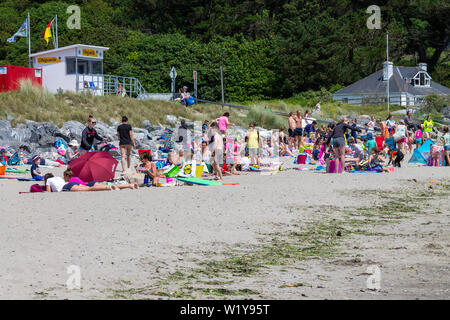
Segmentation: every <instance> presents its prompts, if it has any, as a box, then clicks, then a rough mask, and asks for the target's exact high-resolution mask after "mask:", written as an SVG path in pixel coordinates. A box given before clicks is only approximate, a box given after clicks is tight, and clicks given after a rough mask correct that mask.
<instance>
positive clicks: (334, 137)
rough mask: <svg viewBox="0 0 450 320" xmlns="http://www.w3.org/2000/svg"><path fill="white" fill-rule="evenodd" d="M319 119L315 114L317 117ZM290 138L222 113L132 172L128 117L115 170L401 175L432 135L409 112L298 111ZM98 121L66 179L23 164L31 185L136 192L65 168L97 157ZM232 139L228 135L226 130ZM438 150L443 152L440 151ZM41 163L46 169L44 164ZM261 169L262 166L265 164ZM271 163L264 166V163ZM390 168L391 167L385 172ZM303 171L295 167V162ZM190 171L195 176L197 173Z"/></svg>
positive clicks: (149, 179)
mask: <svg viewBox="0 0 450 320" xmlns="http://www.w3.org/2000/svg"><path fill="white" fill-rule="evenodd" d="M315 111H317V108H316V110H315ZM287 123H288V132H287V134H286V133H285V128H284V127H281V128H279V130H271V131H270V133H269V134H267V131H266V130H264V132H265V134H262V128H258V127H257V126H256V124H255V123H250V125H249V127H248V129H247V130H246V132H245V135H239V134H235V132H230V128H231V127H233V126H234V125H235V124H234V123H232V122H231V121H230V114H229V113H228V112H225V113H224V114H223V115H222V116H221V117H219V118H217V119H214V120H212V121H208V120H205V121H204V122H203V124H202V127H201V130H194V133H193V134H192V133H191V132H190V130H189V129H188V126H187V124H186V122H185V121H184V120H182V121H181V124H180V126H179V128H178V132H172V133H170V132H169V133H168V135H167V137H165V138H164V141H163V147H160V151H161V155H165V157H162V159H154V156H153V155H152V154H150V153H151V152H149V151H145V152H139V164H136V165H134V166H132V163H131V162H132V150H133V149H136V142H135V140H134V136H133V129H132V127H131V125H130V124H129V123H128V118H127V117H126V116H124V117H122V123H121V124H120V125H119V126H118V127H117V137H118V139H119V148H120V154H121V158H120V162H121V168H122V176H125V175H126V174H129V173H130V170H131V172H133V173H136V174H141V175H142V176H143V177H144V183H143V184H142V185H151V186H158V185H160V183H159V181H160V180H161V179H163V178H165V177H166V176H165V175H164V172H167V170H168V169H170V168H174V167H178V169H182V168H183V167H184V166H185V165H186V163H190V164H192V165H193V166H195V165H196V164H202V165H203V166H205V167H206V168H205V169H206V170H205V172H206V173H207V175H210V176H213V177H214V179H216V180H219V181H223V176H224V175H238V174H240V172H242V171H261V170H262V169H263V166H269V167H270V166H272V167H273V166H274V165H277V163H278V165H279V164H280V163H279V162H277V161H276V160H277V159H279V158H282V157H291V158H293V159H292V160H293V161H294V162H295V161H299V160H297V159H300V156H299V155H300V154H301V153H302V152H306V153H308V154H307V156H309V157H310V158H311V162H310V163H314V162H315V161H316V162H318V165H319V167H320V166H322V168H323V169H326V172H333V173H342V172H344V171H351V172H354V171H372V172H389V171H392V169H390V168H389V165H392V167H401V162H402V161H403V160H404V159H405V157H406V156H407V155H411V154H412V153H413V151H414V149H415V148H419V147H420V146H421V145H422V144H423V143H424V142H425V141H426V140H428V139H431V138H432V134H433V132H434V131H436V128H435V127H434V123H433V121H432V119H431V117H430V116H428V117H427V118H426V120H425V121H424V122H423V123H415V122H414V121H413V120H412V116H411V112H410V111H409V112H408V113H407V114H406V116H405V117H404V118H403V119H402V120H400V121H398V123H397V122H396V121H395V120H394V117H393V116H392V115H390V116H389V117H388V118H387V119H386V121H382V120H381V119H375V118H374V117H371V119H370V120H369V121H368V122H367V123H365V124H364V125H363V126H359V125H358V122H357V121H356V119H354V120H353V121H352V123H350V121H349V120H346V119H342V120H340V121H339V122H337V123H333V122H332V123H329V124H328V125H327V126H325V125H322V126H320V127H319V125H318V122H317V121H316V120H315V119H312V118H311V117H310V112H309V110H306V111H305V112H304V113H303V112H302V111H301V110H298V111H297V112H295V113H293V112H291V113H290V114H289V118H288V121H287ZM95 125H96V119H95V118H94V117H93V116H92V115H90V116H89V118H88V122H87V126H86V128H85V129H84V130H83V132H82V135H81V141H80V143H78V141H76V140H72V141H70V142H69V143H68V148H67V151H66V152H65V157H66V160H67V161H66V162H67V163H68V164H69V165H68V168H67V170H66V171H65V172H64V176H63V177H55V176H53V174H46V175H43V174H42V173H41V170H40V166H42V165H43V164H48V165H56V166H61V164H60V163H58V162H54V161H50V160H44V159H41V158H40V156H39V155H36V156H34V157H32V158H31V159H26V160H24V163H25V162H26V163H30V164H31V169H30V174H31V178H32V179H33V180H34V181H44V183H45V190H46V191H52V192H59V191H106V190H120V189H124V188H129V189H137V188H139V187H140V186H141V185H139V184H137V183H120V184H116V183H104V182H97V181H87V182H84V181H82V180H80V179H79V178H77V177H75V176H74V174H73V172H72V170H71V168H70V162H71V161H72V160H74V159H77V158H78V157H80V156H82V155H83V154H85V153H86V152H92V151H96V143H95V142H96V141H106V142H107V141H108V139H106V138H103V137H102V136H100V135H99V133H98V132H97V131H96V129H95ZM231 131H232V130H231ZM440 140H441V141H436V142H438V143H434V144H432V145H431V149H430V156H431V159H432V161H431V165H434V166H439V165H441V163H442V164H443V165H446V166H448V165H449V163H450V161H449V152H450V134H449V129H448V127H444V128H443V133H442V136H441V138H440ZM439 142H440V144H442V145H443V147H442V146H440V145H439ZM43 160H44V161H43ZM262 160H266V161H264V164H263V163H262ZM267 160H268V161H267ZM6 162H7V159H6V156H5V150H1V149H0V165H2V164H3V165H6ZM386 162H388V166H386ZM297 163H300V162H297ZM194 170H195V168H194Z"/></svg>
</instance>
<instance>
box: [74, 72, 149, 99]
mask: <svg viewBox="0 0 450 320" xmlns="http://www.w3.org/2000/svg"><path fill="white" fill-rule="evenodd" d="M77 88H78V92H88V93H91V94H93V95H96V96H104V95H111V94H113V95H122V96H128V97H131V98H138V97H139V96H144V95H145V94H146V93H147V92H146V91H145V88H144V86H143V85H142V84H141V82H140V81H139V80H138V79H137V78H133V77H122V76H115V75H108V74H104V75H101V74H95V75H94V74H89V75H87V74H79V75H78V86H77Z"/></svg>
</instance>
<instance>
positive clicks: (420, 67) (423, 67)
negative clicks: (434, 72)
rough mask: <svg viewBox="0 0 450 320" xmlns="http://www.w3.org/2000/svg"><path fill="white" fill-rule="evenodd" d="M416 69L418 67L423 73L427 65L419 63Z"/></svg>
mask: <svg viewBox="0 0 450 320" xmlns="http://www.w3.org/2000/svg"><path fill="white" fill-rule="evenodd" d="M418 67H419V69H422V70H423V71H427V64H426V63H425V62H420V63H419V65H418Z"/></svg>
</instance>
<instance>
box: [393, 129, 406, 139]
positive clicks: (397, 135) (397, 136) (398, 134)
mask: <svg viewBox="0 0 450 320" xmlns="http://www.w3.org/2000/svg"><path fill="white" fill-rule="evenodd" d="M393 137H394V141H395V142H397V141H399V140H402V139H404V138H406V136H405V133H404V132H403V131H397V132H396V133H395V134H394V135H393Z"/></svg>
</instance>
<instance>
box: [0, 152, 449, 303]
mask: <svg viewBox="0 0 450 320" xmlns="http://www.w3.org/2000/svg"><path fill="white" fill-rule="evenodd" d="M285 161H287V160H285ZM289 161H290V162H292V160H289ZM292 167H298V165H297V166H290V168H292ZM43 171H44V172H53V173H58V174H61V173H62V169H61V168H58V169H44V170H43ZM225 180H226V182H229V183H231V182H233V183H239V184H240V185H237V186H210V187H202V186H181V187H173V188H141V189H139V190H136V191H132V190H122V191H111V192H85V193H75V192H72V193H50V194H48V193H37V194H19V192H20V191H28V189H29V187H30V185H31V184H32V183H29V182H18V181H9V180H0V201H1V207H2V210H1V220H0V243H1V244H2V245H1V246H0V257H1V271H0V298H2V299H94V298H97V299H140V298H150V299H169V298H170V299H176V298H195V299H197V298H198V299H223V298H232V299H249V298H252V299H399V298H400V299H449V298H450V292H449V289H450V272H449V266H450V227H449V223H450V219H449V218H450V210H449V209H450V205H449V203H450V201H449V196H448V195H449V185H450V170H449V168H448V167H447V168H445V167H439V168H434V167H417V166H408V165H406V166H404V167H402V168H401V169H396V170H395V172H393V173H388V174H374V173H358V174H357V173H354V174H343V175H333V174H325V173H323V172H316V171H313V170H310V171H298V170H289V169H287V170H285V171H282V172H279V173H276V174H273V175H267V174H260V173H247V174H242V175H240V176H233V177H230V176H227V177H225ZM430 181H435V182H430ZM390 197H398V198H399V199H400V200H395V201H394V200H393V199H392V198H390ZM410 197H412V198H413V199H410ZM399 203H400V204H399ZM402 206H403V207H402ZM404 206H407V207H406V208H407V209H405V207H404ZM384 208H387V209H384ZM384 210H386V211H389V212H388V214H390V215H391V216H389V217H386V216H383V211H384ZM402 210H403V211H405V210H406V211H408V210H411V212H403V211H402ZM361 214H363V215H364V214H365V216H361ZM357 215H360V216H361V217H362V218H364V219H366V220H364V219H363V220H362V221H363V222H362V223H361V224H357V225H356V224H355V221H354V220H351V222H348V221H350V220H349V219H352V218H353V217H355V216H357ZM373 216H377V219H378V220H377V222H376V223H371V221H372V222H373V220H372V219H374V217H373ZM333 219H334V220H333ZM341 220H342V221H343V223H344V224H342V225H341V226H344V227H343V228H341V229H339V228H338V229H333V230H332V231H331V232H333V233H336V234H332V233H330V234H329V239H332V240H330V241H332V243H329V242H327V241H328V240H329V239H328V238H327V237H328V236H327V235H325V236H323V235H324V234H322V235H321V232H323V229H321V226H322V227H323V225H321V224H324V223H325V228H326V227H327V226H331V225H333V224H334V223H335V222H336V221H341ZM345 221H347V222H345ZM365 221H367V223H365ZM327 224H328V225H327ZM336 230H337V231H336ZM349 230H352V232H350V231H349ZM301 232H306V233H305V234H303V235H302V236H298V237H297V238H296V237H295V234H296V233H301ZM308 237H309V238H308ZM311 237H312V238H311ZM321 237H322V238H321ZM277 239H278V240H277ZM277 241H278V242H277ZM321 241H322V242H321ZM324 241H325V242H324ZM303 242H304V243H305V246H306V247H305V248H303V249H293V250H291V249H289V248H290V247H289V246H287V243H292V244H294V245H302V244H303ZM306 242H307V243H306ZM324 243H326V244H325V245H324ZM311 244H312V245H311ZM317 248H321V249H320V250H319V249H317ZM278 249H280V250H281V249H283V250H286V254H285V255H280V254H279V252H278V251H277V250H278ZM316 249H317V250H316ZM263 250H266V251H267V252H268V254H266V255H264V254H261V255H259V252H263ZM316 251H317V252H316ZM256 253H258V254H256ZM261 256H263V258H260V257H261ZM270 256H272V257H275V256H276V257H277V261H270V259H269V258H270ZM243 257H248V258H249V260H248V264H247V262H246V263H244V264H242V263H241V262H242V259H243ZM257 257H258V259H260V260H258V261H259V262H258V263H257V264H253V262H252V260H251V259H253V258H254V259H257ZM302 257H303V258H302ZM235 258H236V259H235ZM237 258H238V259H237ZM220 262H222V264H221V263H220ZM223 262H226V263H225V264H224V263H223ZM233 263H235V265H233ZM71 265H75V266H78V267H79V270H80V272H81V276H80V284H81V288H80V289H78V288H75V289H72V290H69V289H68V287H67V286H66V282H67V280H68V279H69V277H70V274H68V273H67V268H68V267H69V266H71ZM224 265H225V266H224ZM208 266H209V267H208ZM211 266H213V267H212V268H211ZM214 266H217V268H216V267H214ZM252 266H257V267H256V270H253V271H254V272H253V271H252V272H249V270H247V269H248V268H250V267H252ZM247 267H248V268H247ZM368 267H371V268H372V269H369V270H368ZM246 268H247V269H246ZM373 268H375V269H377V268H378V269H377V270H379V272H380V273H379V275H380V276H379V279H380V282H379V284H380V286H379V288H378V287H377V288H378V289H377V288H375V289H373V288H372V287H370V286H369V287H368V284H367V280H368V278H369V277H371V274H372V273H373V270H375V269H373ZM217 270H219V271H217ZM241 271H242V272H241Z"/></svg>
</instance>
